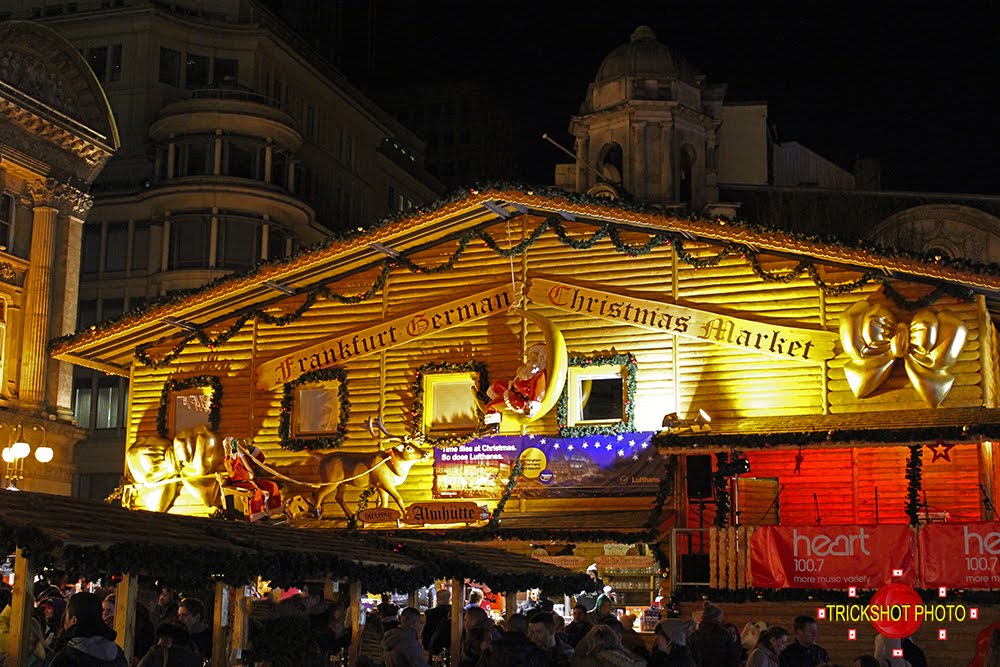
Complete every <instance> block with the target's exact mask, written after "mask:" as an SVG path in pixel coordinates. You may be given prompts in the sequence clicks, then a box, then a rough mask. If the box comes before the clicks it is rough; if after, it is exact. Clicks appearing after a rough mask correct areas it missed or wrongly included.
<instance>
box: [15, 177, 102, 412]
mask: <svg viewBox="0 0 1000 667" xmlns="http://www.w3.org/2000/svg"><path fill="white" fill-rule="evenodd" d="M26 200H27V201H26V203H28V204H29V205H31V206H33V207H34V216H33V218H32V231H31V252H30V255H29V258H28V261H29V262H30V266H29V267H28V274H27V277H26V279H25V283H24V295H25V296H24V326H23V335H22V345H21V385H20V388H19V391H20V399H21V402H22V403H23V404H24V405H27V406H30V407H35V408H39V409H41V408H43V407H44V405H45V399H46V392H45V387H46V373H47V371H48V366H49V365H48V359H49V354H48V348H47V345H48V341H49V338H50V337H51V331H50V328H49V327H50V321H51V319H52V312H51V310H52V299H51V294H52V288H53V285H52V276H53V272H54V259H55V245H56V243H55V240H56V232H57V225H56V217H57V215H58V214H59V209H60V208H64V209H66V210H67V211H68V212H72V213H73V214H74V216H76V217H78V218H79V219H81V220H82V219H83V218H84V217H85V216H86V213H87V211H89V210H90V206H91V204H92V201H93V200H92V199H91V198H90V197H89V195H86V194H84V193H82V192H80V191H79V190H77V189H76V188H73V187H71V186H69V185H65V184H63V183H59V182H58V181H56V180H55V179H53V178H49V179H46V180H45V181H44V182H42V181H35V183H34V184H33V185H29V186H28V196H27V197H26ZM74 224H75V223H74ZM81 233H82V232H81ZM77 244H79V240H78V241H77ZM56 287H57V288H59V289H60V290H61V289H64V288H65V285H56ZM74 324H75V320H74Z"/></svg>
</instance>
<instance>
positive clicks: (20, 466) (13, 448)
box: [0, 422, 54, 491]
mask: <svg viewBox="0 0 1000 667" xmlns="http://www.w3.org/2000/svg"><path fill="white" fill-rule="evenodd" d="M9 428H10V430H11V432H10V444H9V445H8V446H6V447H4V448H3V451H2V452H0V458H2V459H3V461H4V464H5V466H4V485H5V487H6V489H7V490H8V491H18V490H19V489H18V488H17V483H18V482H19V481H20V480H22V479H24V460H25V459H26V458H28V455H29V454H31V445H30V444H29V443H28V441H27V439H26V438H25V437H24V426H23V425H22V424H21V423H20V422H18V424H17V426H10V427H9ZM31 430H32V431H41V432H42V444H41V445H39V446H38V447H36V448H35V459H36V460H37V461H38V462H39V463H48V462H49V461H51V460H52V456H53V454H54V452H53V451H52V448H51V447H49V437H48V432H47V431H46V430H45V427H44V426H32V427H31ZM15 432H16V433H17V437H15V436H14V433H15Z"/></svg>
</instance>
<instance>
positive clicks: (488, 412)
mask: <svg viewBox="0 0 1000 667" xmlns="http://www.w3.org/2000/svg"><path fill="white" fill-rule="evenodd" d="M547 356H548V354H547V350H546V347H545V345H543V344H538V345H532V346H531V347H529V348H528V354H527V361H525V362H524V365H522V366H521V367H520V368H518V369H517V374H516V375H515V376H514V379H513V380H511V381H509V382H494V383H493V384H492V385H491V386H490V388H489V389H488V390H487V391H486V395H487V396H489V398H490V401H489V402H488V403H487V404H486V405H485V406H483V413H484V416H483V422H484V423H485V424H487V425H488V426H493V430H494V431H497V430H499V427H500V420H501V418H502V414H501V413H502V412H503V411H504V410H509V411H511V412H516V413H518V414H522V415H527V416H528V417H534V416H535V415H536V414H538V410H539V409H540V408H541V406H542V399H543V398H544V397H545V387H546V379H547V378H546V377H545V362H546V359H547Z"/></svg>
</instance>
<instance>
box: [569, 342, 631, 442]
mask: <svg viewBox="0 0 1000 667" xmlns="http://www.w3.org/2000/svg"><path fill="white" fill-rule="evenodd" d="M567 363H568V365H569V366H575V367H577V368H588V367H590V366H618V367H620V368H621V374H622V379H623V380H624V385H625V396H624V397H623V402H624V406H623V407H624V409H625V415H624V418H623V419H622V420H621V421H619V422H615V423H614V424H601V425H583V426H569V387H568V386H567V387H566V388H565V389H563V393H562V395H561V396H560V397H559V402H558V403H557V404H556V423H557V424H559V436H560V437H563V438H577V437H585V436H589V435H607V434H614V433H631V432H632V431H635V387H636V376H637V375H638V364H637V363H636V360H635V356H634V355H633V354H631V353H626V354H609V355H595V356H591V357H586V356H572V357H570V358H569V360H568V362H567Z"/></svg>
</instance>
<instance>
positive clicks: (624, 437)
mask: <svg viewBox="0 0 1000 667" xmlns="http://www.w3.org/2000/svg"><path fill="white" fill-rule="evenodd" d="M652 435H653V433H652V432H641V433H617V434H603V435H591V436H586V437H574V438H559V437H550V436H536V435H525V436H520V435H515V436H501V435H498V436H491V437H485V438H478V439H475V440H471V441H470V442H468V443H466V444H464V445H458V446H457V447H441V448H437V449H435V450H434V495H435V497H436V498H498V497H500V495H502V494H503V490H504V487H505V486H506V485H507V480H508V479H510V475H511V473H512V471H513V470H514V466H515V465H517V463H518V462H520V464H521V475H522V477H521V478H520V479H519V480H518V482H517V492H518V494H519V495H522V494H523V495H524V496H526V497H529V498H537V497H546V498H572V497H581V496H655V495H656V493H657V492H658V491H659V488H660V482H661V481H662V479H663V475H664V470H665V466H666V464H665V461H664V459H663V457H662V456H660V454H659V453H658V452H657V451H656V447H654V446H653V445H651V444H650V442H649V439H650V437H651V436H652Z"/></svg>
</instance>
